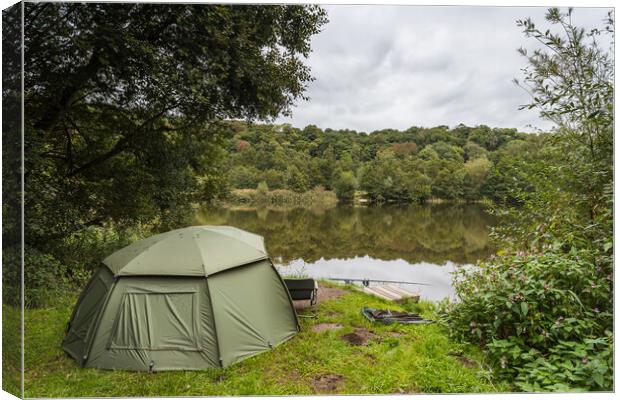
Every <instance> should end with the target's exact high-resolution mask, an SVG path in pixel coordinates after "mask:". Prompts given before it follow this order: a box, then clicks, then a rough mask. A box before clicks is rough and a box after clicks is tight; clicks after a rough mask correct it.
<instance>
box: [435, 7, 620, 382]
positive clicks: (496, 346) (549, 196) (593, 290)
mask: <svg viewBox="0 0 620 400" xmlns="http://www.w3.org/2000/svg"><path fill="white" fill-rule="evenodd" d="M571 13H572V10H569V11H568V13H563V12H561V11H559V10H558V9H550V10H549V11H548V13H547V17H546V18H547V20H548V21H549V22H550V23H552V24H553V25H555V26H557V27H559V28H561V32H563V34H562V35H560V34H556V33H554V32H552V31H551V30H541V29H539V28H537V27H536V25H535V24H534V23H533V22H532V21H531V20H529V19H527V20H524V21H519V22H518V23H519V26H521V27H523V29H524V33H525V35H526V36H527V37H530V38H534V39H536V40H537V41H538V42H539V43H540V44H542V45H543V46H545V47H544V48H543V49H542V50H541V49H537V50H535V51H534V52H533V53H532V54H529V53H528V52H527V50H524V49H522V50H521V53H522V54H523V55H524V56H525V57H527V60H528V64H529V65H528V67H527V68H525V69H524V73H525V79H524V83H523V85H524V87H525V88H526V89H527V90H528V91H529V92H530V93H531V94H532V95H533V98H532V103H531V104H530V105H529V106H528V107H529V108H537V109H538V110H539V111H540V114H541V116H542V117H544V118H547V119H549V120H551V121H553V122H554V123H556V124H557V128H556V130H555V131H554V132H553V133H552V135H550V137H549V138H548V140H545V141H543V142H541V144H542V146H541V148H540V149H534V151H533V153H534V156H533V157H527V158H526V159H523V160H520V161H519V162H515V163H510V164H509V165H508V166H509V167H510V171H511V172H513V173H514V176H515V181H517V180H519V181H522V182H523V184H515V185H512V186H508V187H505V188H504V192H505V193H506V194H507V195H509V196H512V197H514V198H517V199H519V203H520V204H521V207H519V208H506V209H504V210H503V211H502V213H503V214H504V215H506V216H507V217H509V218H510V220H511V221H512V223H510V224H508V225H507V228H506V229H502V230H501V231H499V232H497V238H498V239H499V240H500V241H501V242H502V244H503V246H504V247H505V248H506V249H507V250H506V251H504V252H503V253H502V254H500V257H498V258H497V259H495V260H491V261H489V262H488V263H485V264H482V265H480V266H478V267H475V268H474V269H472V270H470V271H463V272H462V273H461V274H460V276H457V277H456V279H455V287H456V291H457V294H458V297H459V299H460V302H459V303H457V304H451V305H448V306H447V308H446V310H445V311H446V312H447V314H446V316H445V319H446V322H447V323H448V325H449V326H450V328H451V330H452V333H453V334H454V335H455V336H457V337H459V338H461V339H462V340H465V341H469V342H475V343H479V344H481V345H483V346H485V347H486V348H487V351H488V354H489V355H490V357H491V359H492V360H493V362H494V363H495V365H496V367H497V368H496V370H497V373H498V375H499V376H503V377H505V378H509V379H511V380H514V382H515V384H516V386H517V388H519V389H521V390H525V391H566V390H597V391H600V390H606V391H609V390H612V389H613V213H612V209H613V195H612V191H611V187H612V176H613V170H612V165H613V131H612V127H613V77H614V71H613V57H612V56H611V55H609V54H608V53H606V52H605V51H604V50H602V49H601V48H600V47H599V45H598V43H597V38H598V37H599V35H600V34H601V32H608V33H612V34H613V31H614V28H613V26H614V21H613V14H612V13H610V14H609V18H608V20H607V26H606V27H605V29H604V30H592V31H590V32H586V31H585V30H584V29H582V28H578V27H575V26H574V25H572V23H571ZM517 178H519V179H517Z"/></svg>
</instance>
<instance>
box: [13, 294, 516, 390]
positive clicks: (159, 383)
mask: <svg viewBox="0 0 620 400" xmlns="http://www.w3.org/2000/svg"><path fill="white" fill-rule="evenodd" d="M74 301H75V299H72V300H67V301H63V302H62V304H60V305H58V306H57V307H54V308H48V309H31V310H27V311H26V315H25V319H26V353H25V362H26V371H25V378H26V382H25V385H26V393H25V394H26V397H86V396H97V397H104V396H116V397H119V396H216V395H293V394H295V395H304V394H315V393H341V394H345V393H347V394H388V393H418V392H425V393H439V392H442V393H471V392H496V391H507V390H509V388H508V387H507V385H506V384H499V385H498V384H495V383H494V382H493V381H492V380H491V379H490V374H489V372H488V370H486V369H485V368H484V367H483V358H482V353H481V352H480V350H479V349H475V348H470V347H464V346H462V345H459V344H456V343H453V342H451V341H450V340H449V339H448V336H447V334H446V332H445V331H444V328H442V327H441V326H440V325H437V324H433V325H424V326H406V325H391V326H382V325H376V324H371V323H370V322H368V321H367V320H366V319H364V317H363V316H362V315H361V313H360V309H361V307H362V306H365V305H366V306H370V307H383V308H385V307H391V308H398V307H396V306H395V305H394V304H392V303H388V302H385V301H383V300H380V299H377V298H375V297H371V296H369V295H367V294H364V293H361V292H359V291H356V290H348V291H347V293H346V294H345V295H344V296H342V297H340V298H337V299H332V300H328V301H325V302H323V303H321V304H319V305H317V306H315V309H314V311H313V310H310V309H309V310H304V311H303V312H302V314H309V313H314V314H315V315H316V318H300V323H301V325H302V330H301V332H300V333H299V334H298V335H297V336H296V337H295V338H293V339H292V340H290V341H288V342H286V343H284V344H282V345H280V346H278V347H276V348H275V349H274V350H272V351H270V352H266V353H262V354H259V355H257V356H255V357H252V358H250V359H247V360H245V361H243V362H241V363H239V364H236V365H233V366H230V367H228V368H225V369H212V370H205V371H171V372H157V373H153V374H149V373H145V372H129V371H104V370H97V369H83V368H80V367H78V365H77V364H76V363H75V362H74V361H73V359H71V358H70V357H69V356H67V355H66V354H65V353H64V352H63V350H62V349H61V347H60V343H61V340H62V338H63V329H64V327H65V324H66V322H67V320H68V318H69V316H70V313H71V308H72V305H73V302H74ZM418 309H419V310H421V311H422V314H423V316H425V317H427V318H429V317H430V318H432V317H433V311H432V310H433V307H432V306H430V305H429V304H421V305H420V306H419V307H418ZM5 310H6V309H5ZM319 323H338V324H342V325H343V327H342V328H341V329H338V330H327V331H323V332H315V331H313V330H312V329H311V328H312V326H313V325H315V324H319ZM360 327H361V328H367V329H371V330H373V331H374V333H375V334H376V337H375V338H374V339H373V340H371V341H370V342H369V344H368V345H366V346H354V345H351V344H349V343H347V342H345V341H344V340H342V338H341V336H342V335H343V334H346V333H351V332H353V331H354V329H355V328H360ZM464 361H465V362H464ZM330 379H331V380H333V381H334V382H333V384H332V385H331V386H330V385H329V384H328V385H324V384H322V382H329V381H330Z"/></svg>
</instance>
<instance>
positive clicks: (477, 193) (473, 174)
mask: <svg viewBox="0 0 620 400" xmlns="http://www.w3.org/2000/svg"><path fill="white" fill-rule="evenodd" d="M492 165H493V164H492V163H491V161H489V159H488V158H486V157H485V156H482V157H478V158H475V159H472V160H469V161H467V162H466V163H465V184H464V190H465V197H466V198H467V199H468V200H476V199H479V198H481V197H482V193H481V189H482V187H483V186H484V184H485V182H486V179H487V175H488V173H489V170H490V169H491V166H492Z"/></svg>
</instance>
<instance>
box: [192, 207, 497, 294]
mask: <svg viewBox="0 0 620 400" xmlns="http://www.w3.org/2000/svg"><path fill="white" fill-rule="evenodd" d="M196 223H197V224H204V225H232V226H236V227H238V228H241V229H245V230H248V231H250V232H255V233H258V234H260V235H262V236H264V237H265V244H266V246H267V250H268V251H269V254H270V256H271V257H272V259H273V260H274V263H275V264H276V267H277V268H278V270H279V271H280V273H281V274H282V275H284V276H287V275H306V276H311V277H314V278H346V279H374V280H394V281H405V282H416V283H424V284H426V285H418V284H403V285H402V286H403V287H406V288H410V289H413V290H414V291H416V292H418V293H420V295H421V297H422V298H425V299H428V300H441V299H442V298H444V297H453V290H452V285H451V283H452V275H451V272H453V271H454V270H455V269H456V268H462V267H463V266H467V265H470V264H472V263H475V262H476V261H477V260H482V259H485V258H487V257H489V256H490V255H491V254H492V253H493V249H492V247H491V244H490V241H489V233H490V228H491V227H492V226H494V225H495V224H496V223H497V221H496V220H495V218H493V217H492V216H490V215H489V214H487V213H486V212H485V211H484V210H483V208H482V207H481V206H479V205H475V204H474V205H466V204H457V205H453V204H434V205H410V206H383V207H353V206H338V207H334V208H331V209H327V210H310V209H301V208H298V209H267V208H262V209H242V208H219V209H213V208H208V209H207V208H205V209H200V210H198V212H197V214H196Z"/></svg>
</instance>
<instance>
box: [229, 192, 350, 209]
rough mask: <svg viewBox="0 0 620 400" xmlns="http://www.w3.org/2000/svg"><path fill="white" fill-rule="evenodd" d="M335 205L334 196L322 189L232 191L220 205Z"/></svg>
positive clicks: (336, 202) (335, 199)
mask: <svg viewBox="0 0 620 400" xmlns="http://www.w3.org/2000/svg"><path fill="white" fill-rule="evenodd" d="M336 204H338V198H337V197H336V194H335V193H334V192H332V191H330V190H324V189H322V188H314V189H312V190H309V191H307V192H303V193H298V192H294V191H292V190H287V189H277V190H270V191H265V192H263V191H259V190H256V189H233V190H231V191H230V193H229V194H228V196H227V197H226V199H224V200H223V201H222V205H224V206H281V207H310V208H330V207H334V206H335V205H336Z"/></svg>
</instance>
